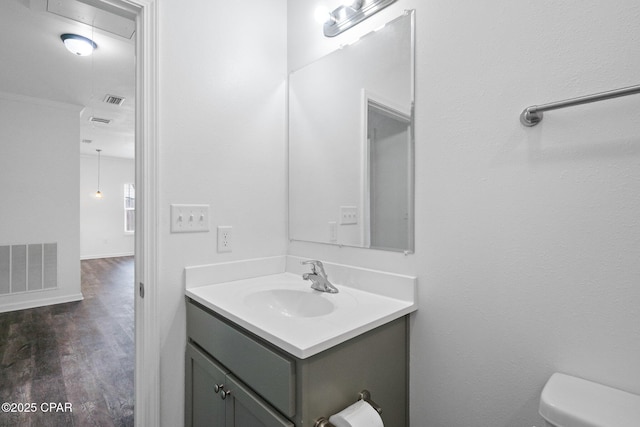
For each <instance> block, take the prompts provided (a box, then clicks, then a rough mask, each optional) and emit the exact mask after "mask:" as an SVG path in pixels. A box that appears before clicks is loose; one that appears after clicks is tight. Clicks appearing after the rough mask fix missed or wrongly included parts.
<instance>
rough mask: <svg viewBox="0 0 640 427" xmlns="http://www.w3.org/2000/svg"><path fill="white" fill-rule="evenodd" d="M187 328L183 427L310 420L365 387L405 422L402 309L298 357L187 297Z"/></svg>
mask: <svg viewBox="0 0 640 427" xmlns="http://www.w3.org/2000/svg"><path fill="white" fill-rule="evenodd" d="M187 336H188V343H187V352H186V394H185V398H186V407H185V415H186V424H185V425H186V426H187V427H200V426H210V427H231V426H233V427H307V426H308V427H311V426H313V424H314V422H315V420H317V419H318V418H320V417H323V416H324V417H329V416H330V415H331V414H333V413H336V412H339V411H340V410H342V409H343V408H345V407H346V406H348V405H350V404H351V403H353V402H355V401H356V399H357V397H358V393H359V392H360V391H362V390H365V389H366V390H368V391H370V392H371V398H372V399H373V400H374V401H375V402H376V403H377V404H379V405H380V406H381V407H382V410H383V413H382V420H383V422H384V424H385V425H387V426H393V427H406V426H408V407H407V406H408V399H407V396H408V390H407V389H408V361H407V356H408V351H407V344H408V343H407V318H406V317H403V318H400V319H396V320H394V321H391V322H389V323H387V324H384V325H382V326H379V327H377V328H375V329H373V330H371V331H369V332H366V333H364V334H361V335H358V336H356V337H354V338H352V339H350V340H348V341H346V342H344V343H342V344H339V345H337V346H334V347H332V348H329V349H327V350H325V351H322V352H320V353H318V354H316V355H314V356H311V357H309V358H305V359H298V358H296V357H294V356H292V355H290V354H288V353H286V352H284V351H282V350H281V349H279V348H277V347H275V346H273V345H272V344H270V343H268V342H266V341H264V340H262V339H261V338H259V337H257V336H255V335H253V334H252V333H250V332H248V331H246V330H244V329H242V328H241V327H239V326H237V325H235V324H233V323H231V322H229V321H228V320H226V319H224V318H222V317H220V316H219V315H217V314H215V313H213V312H212V311H210V310H209V309H207V308H206V307H204V306H202V305H200V304H198V303H197V302H195V301H193V300H191V299H189V298H187ZM220 386H222V389H220ZM216 390H218V392H216ZM223 397H224V399H223Z"/></svg>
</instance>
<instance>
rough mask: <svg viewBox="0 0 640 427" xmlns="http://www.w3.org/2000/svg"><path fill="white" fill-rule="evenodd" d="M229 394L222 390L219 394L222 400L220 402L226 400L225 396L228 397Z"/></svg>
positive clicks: (229, 392)
mask: <svg viewBox="0 0 640 427" xmlns="http://www.w3.org/2000/svg"><path fill="white" fill-rule="evenodd" d="M230 394H231V391H225V390H222V391H221V392H220V397H221V398H222V400H225V399H226V398H227V396H229V395H230Z"/></svg>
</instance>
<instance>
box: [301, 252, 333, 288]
mask: <svg viewBox="0 0 640 427" xmlns="http://www.w3.org/2000/svg"><path fill="white" fill-rule="evenodd" d="M302 264H310V265H311V273H304V274H303V275H302V278H303V279H304V280H311V289H315V290H316V291H320V292H328V293H330V294H337V293H338V292H339V291H338V289H336V287H335V286H333V285H332V284H331V282H329V278H328V277H327V273H325V271H324V265H322V262H320V261H318V260H315V259H312V260H309V261H302Z"/></svg>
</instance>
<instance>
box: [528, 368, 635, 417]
mask: <svg viewBox="0 0 640 427" xmlns="http://www.w3.org/2000/svg"><path fill="white" fill-rule="evenodd" d="M540 415H542V417H543V418H544V419H545V420H547V425H548V426H554V427H640V396H638V395H636V394H631V393H627V392H625V391H622V390H618V389H615V388H611V387H607V386H604V385H601V384H596V383H593V382H591V381H586V380H583V379H580V378H576V377H572V376H569V375H564V374H558V373H555V374H553V375H552V376H551V378H549V381H547V384H546V385H545V386H544V389H543V390H542V395H541V396H540Z"/></svg>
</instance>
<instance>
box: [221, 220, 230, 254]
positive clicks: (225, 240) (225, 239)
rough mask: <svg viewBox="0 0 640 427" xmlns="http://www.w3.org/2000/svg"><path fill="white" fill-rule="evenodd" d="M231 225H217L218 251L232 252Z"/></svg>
mask: <svg viewBox="0 0 640 427" xmlns="http://www.w3.org/2000/svg"><path fill="white" fill-rule="evenodd" d="M232 231H233V227H231V226H230V225H219V226H218V252H232V251H233V246H232V243H233V239H232V237H233V234H232Z"/></svg>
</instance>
